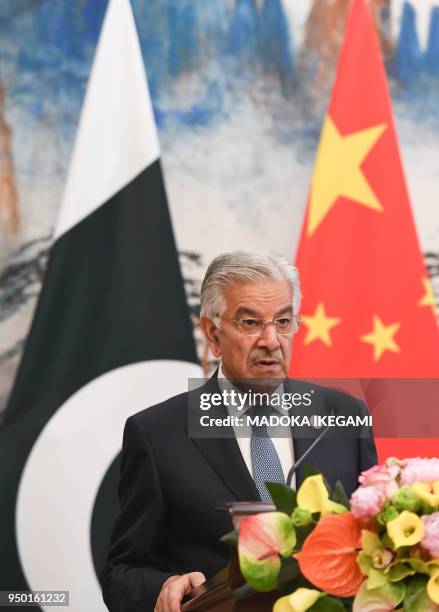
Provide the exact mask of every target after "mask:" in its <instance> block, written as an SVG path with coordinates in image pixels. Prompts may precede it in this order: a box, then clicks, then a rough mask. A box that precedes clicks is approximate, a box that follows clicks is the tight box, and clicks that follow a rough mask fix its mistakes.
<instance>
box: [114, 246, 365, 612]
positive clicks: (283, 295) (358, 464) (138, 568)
mask: <svg viewBox="0 0 439 612" xmlns="http://www.w3.org/2000/svg"><path fill="white" fill-rule="evenodd" d="M300 297H301V296H300V287H299V278H298V272H297V270H296V269H295V268H294V267H292V266H291V265H289V264H288V262H287V261H286V260H285V259H284V258H283V257H281V256H279V255H276V254H274V253H271V252H260V253H251V252H243V251H237V252H233V253H228V254H225V255H222V256H220V257H217V258H216V259H215V260H214V261H213V262H212V263H211V264H210V266H209V268H208V270H207V272H206V276H205V278H204V281H203V284H202V289H201V328H202V330H203V333H204V335H205V337H206V341H207V342H208V344H209V346H210V349H211V351H212V353H213V354H214V355H215V357H217V358H219V359H220V360H221V364H220V367H219V370H217V372H215V374H214V375H213V378H212V379H210V380H209V381H208V382H207V387H208V388H209V390H210V391H214V390H216V391H220V390H221V389H224V386H225V385H227V384H228V381H232V382H233V383H234V382H235V381H242V380H245V381H252V380H255V381H260V380H263V381H264V383H265V388H267V385H268V388H270V381H271V380H273V385H272V390H273V389H278V388H279V385H280V386H283V385H288V384H289V381H288V379H287V374H288V368H289V363H290V353H291V346H292V339H293V336H294V332H295V331H296V330H297V328H298V323H299V320H298V309H299V305H300ZM230 384H231V383H230ZM297 384H300V383H297ZM302 384H303V383H302ZM205 388H206V387H204V389H205ZM197 393H199V391H191V392H190V393H183V394H181V395H178V396H176V397H172V398H170V399H169V400H167V401H165V402H163V403H162V404H159V405H157V406H153V407H151V408H148V409H146V410H144V411H142V412H140V413H138V414H136V415H134V416H132V417H130V418H129V419H128V420H127V423H126V426H125V432H124V441H123V451H122V475H121V483H120V500H121V511H120V515H119V517H118V519H117V522H116V525H115V528H114V532H113V537H112V543H111V549H110V554H109V558H108V562H107V565H106V568H105V570H104V573H103V577H102V585H103V593H104V600H105V602H106V604H107V606H108V609H109V610H110V611H111V612H147V611H148V610H151V611H152V610H155V612H178V611H179V610H180V609H181V606H180V604H181V601H182V599H183V597H184V596H185V595H186V594H190V592H191V591H192V589H193V588H194V587H195V586H198V585H199V584H200V583H201V582H203V581H204V579H205V578H208V577H210V576H212V575H214V574H215V573H216V572H218V571H219V570H220V569H221V568H223V567H224V566H225V565H226V564H227V562H228V558H229V550H228V548H227V547H226V546H225V545H224V544H221V543H220V541H219V540H220V538H221V536H222V535H223V534H225V533H227V532H228V531H230V523H229V519H228V516H227V515H226V514H224V513H221V512H218V511H215V506H216V505H217V504H218V503H219V502H231V501H237V500H238V501H258V500H261V499H262V500H266V499H267V491H266V489H265V485H264V481H265V480H275V481H285V478H286V475H287V474H288V471H289V470H290V468H291V466H292V465H293V463H294V462H295V461H297V460H298V459H299V458H300V456H301V455H303V453H304V452H305V451H306V449H307V448H308V447H309V446H310V443H311V442H312V440H309V439H308V440H307V439H303V438H300V437H297V438H296V436H295V435H290V434H288V437H278V438H275V439H272V438H270V437H269V436H267V435H265V436H264V435H261V432H260V431H259V432H253V431H252V432H250V435H249V437H245V436H243V437H241V436H235V435H234V433H235V432H234V429H233V428H231V429H230V431H231V432H232V434H231V435H229V436H228V437H217V438H206V437H204V438H203V437H191V436H190V435H189V434H188V414H189V412H190V406H188V405H189V404H190V401H189V400H190V399H191V400H192V401H193V397H194V395H195V397H197V395H196V394H197ZM191 394H192V396H191ZM329 397H330V403H331V406H334V405H337V404H341V403H343V402H344V403H345V404H346V401H347V400H346V398H349V400H348V404H349V406H348V411H350V412H352V413H357V414H364V406H363V405H361V403H360V402H359V401H358V400H356V399H354V398H352V397H350V396H347V395H344V394H342V393H339V392H330V395H329ZM227 410H228V408H226V407H225V406H218V407H216V408H215V414H216V415H223V416H224V415H227ZM291 431H293V430H291ZM229 433H230V432H229ZM376 459H377V458H376V451H375V446H374V443H373V439H372V438H371V437H368V438H352V437H350V438H344V439H343V440H336V439H334V438H331V437H328V438H324V439H322V440H321V442H320V443H319V444H317V445H316V446H315V448H313V449H312V451H311V452H310V454H309V456H308V458H307V463H309V464H310V465H312V466H313V467H314V468H316V469H319V470H321V471H322V472H323V473H324V474H325V476H326V478H327V479H328V481H329V482H330V483H334V482H335V481H336V480H337V479H338V478H340V479H341V480H342V482H343V483H344V485H345V488H346V489H347V491H348V493H351V492H352V490H353V489H354V487H355V485H356V482H357V477H358V475H359V473H360V472H361V471H362V470H365V469H367V468H369V467H371V466H372V465H373V464H374V463H376ZM296 477H297V482H296V484H297V485H299V484H300V481H301V479H302V478H303V474H302V473H301V471H300V470H299V471H298V472H297V474H296Z"/></svg>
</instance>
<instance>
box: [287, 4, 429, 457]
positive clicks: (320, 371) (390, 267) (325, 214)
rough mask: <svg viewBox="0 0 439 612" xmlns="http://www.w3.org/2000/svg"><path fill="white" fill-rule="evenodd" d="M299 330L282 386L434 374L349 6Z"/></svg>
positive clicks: (400, 444)
mask: <svg viewBox="0 0 439 612" xmlns="http://www.w3.org/2000/svg"><path fill="white" fill-rule="evenodd" d="M297 266H298V268H299V270H300V272H301V275H302V287H303V296H304V299H303V305H302V309H301V311H302V320H303V326H302V329H301V330H300V332H299V333H298V334H297V337H296V338H295V341H294V347H293V357H292V363H291V369H290V374H291V375H292V376H296V377H317V376H318V377H326V378H333V377H338V378H357V377H375V378H390V377H394V378H409V377H410V378H428V377H437V376H438V374H439V333H438V327H437V322H436V318H435V312H434V299H433V293H432V289H431V286H430V283H429V280H428V275H427V271H426V268H425V265H424V263H423V260H422V255H421V251H420V246H419V242H418V237H417V235H416V231H415V225H414V220H413V216H412V211H411V207H410V201H409V196H408V192H407V187H406V183H405V179H404V172H403V169H402V165H401V159H400V154H399V150H398V142H397V135H396V131H395V126H394V122H393V117H392V109H391V102H390V96H389V92H388V89H387V81H386V74H385V70H384V66H383V62H382V59H381V54H380V49H379V45H378V40H377V35H376V32H375V27H374V24H373V21H372V18H371V15H370V13H369V9H368V7H367V4H366V0H353V2H352V5H351V10H350V15H349V18H348V21H347V26H346V35H345V40H344V44H343V47H342V51H341V55H340V59H339V64H338V70H337V76H336V81H335V85H334V89H333V92H332V98H331V102H330V105H329V109H328V113H327V115H326V117H325V120H324V123H323V128H322V132H321V137H320V144H319V148H318V153H317V159H316V164H315V169H314V175H313V179H312V185H311V190H310V195H309V200H308V206H307V212H306V217H305V223H304V226H303V230H302V236H301V240H300V244H299V249H298V254H297ZM377 444H378V446H379V450H380V455H381V458H383V457H384V456H387V455H388V454H393V455H398V456H410V455H417V454H420V455H424V456H425V455H426V454H434V452H436V454H437V440H434V439H426V440H423V439H417V440H416V439H406V440H401V439H400V440H396V439H382V440H377Z"/></svg>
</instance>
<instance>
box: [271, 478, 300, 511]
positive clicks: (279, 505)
mask: <svg viewBox="0 0 439 612" xmlns="http://www.w3.org/2000/svg"><path fill="white" fill-rule="evenodd" d="M265 485H266V487H267V489H268V492H269V493H270V495H271V499H272V500H273V504H274V505H275V506H276V510H278V511H279V512H285V514H288V516H289V515H290V514H291V513H292V512H293V510H294V509H295V508H296V507H297V500H296V498H297V495H296V491H295V490H294V489H292V488H291V487H289V486H287V485H286V484H282V483H281V482H266V483H265Z"/></svg>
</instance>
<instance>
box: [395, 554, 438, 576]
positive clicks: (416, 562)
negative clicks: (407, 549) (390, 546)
mask: <svg viewBox="0 0 439 612" xmlns="http://www.w3.org/2000/svg"><path fill="white" fill-rule="evenodd" d="M398 562H399V563H407V564H408V565H409V566H410V567H412V568H413V569H414V570H415V572H417V573H418V574H427V575H430V570H429V568H428V563H427V562H426V561H423V560H422V559H415V558H410V557H401V558H400V559H397V561H396V563H398Z"/></svg>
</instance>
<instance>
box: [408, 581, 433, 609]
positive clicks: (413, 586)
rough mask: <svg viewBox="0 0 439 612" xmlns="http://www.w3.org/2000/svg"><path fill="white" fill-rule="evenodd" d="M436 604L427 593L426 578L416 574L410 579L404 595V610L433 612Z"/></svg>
mask: <svg viewBox="0 0 439 612" xmlns="http://www.w3.org/2000/svg"><path fill="white" fill-rule="evenodd" d="M435 609H436V605H435V604H434V603H433V602H432V601H431V599H430V598H429V597H428V595H427V578H424V577H423V576H416V577H415V578H413V579H412V580H410V582H409V584H408V586H407V592H406V595H405V597H404V611H405V612H433V610H435Z"/></svg>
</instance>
